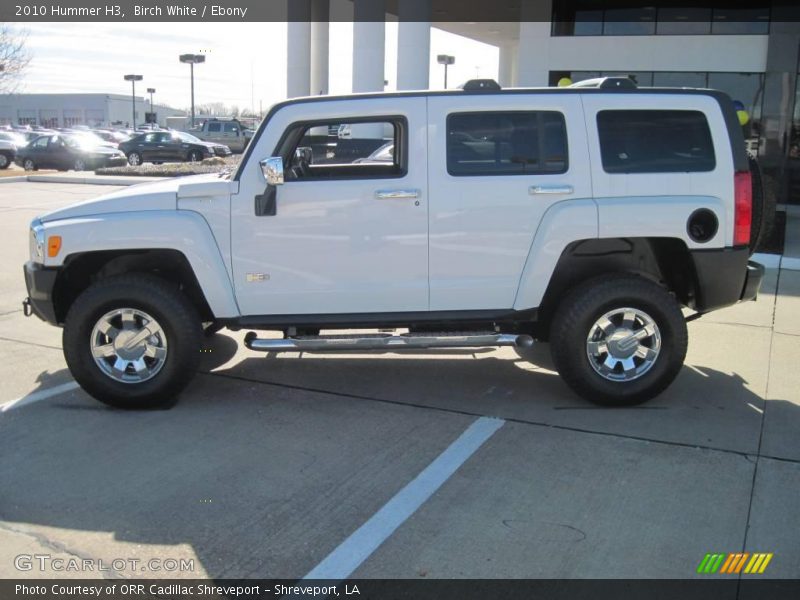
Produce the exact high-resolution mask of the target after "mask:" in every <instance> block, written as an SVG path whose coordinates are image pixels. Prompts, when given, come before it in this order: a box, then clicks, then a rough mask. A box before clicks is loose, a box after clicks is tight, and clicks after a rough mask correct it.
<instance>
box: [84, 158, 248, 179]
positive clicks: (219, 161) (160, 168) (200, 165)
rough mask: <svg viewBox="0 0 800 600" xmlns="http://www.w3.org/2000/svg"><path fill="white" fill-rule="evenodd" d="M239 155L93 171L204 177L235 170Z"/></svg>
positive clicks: (145, 175)
mask: <svg viewBox="0 0 800 600" xmlns="http://www.w3.org/2000/svg"><path fill="white" fill-rule="evenodd" d="M241 158H242V157H241V155H234V156H228V157H226V158H207V159H205V160H204V161H202V162H197V163H190V162H181V163H163V164H160V165H154V164H152V163H147V164H144V165H139V166H138V167H132V166H130V165H127V166H124V167H104V168H102V169H97V170H96V171H95V174H96V175H120V176H123V177H184V176H186V175H204V174H207V173H219V172H220V171H223V170H225V169H235V168H236V167H237V166H238V165H239V161H240V160H241Z"/></svg>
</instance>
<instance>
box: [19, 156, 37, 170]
mask: <svg viewBox="0 0 800 600" xmlns="http://www.w3.org/2000/svg"><path fill="white" fill-rule="evenodd" d="M22 168H23V169H25V170H26V171H35V170H36V163H35V162H33V160H32V159H30V158H26V159H25V160H24V161H22Z"/></svg>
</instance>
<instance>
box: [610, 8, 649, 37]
mask: <svg viewBox="0 0 800 600" xmlns="http://www.w3.org/2000/svg"><path fill="white" fill-rule="evenodd" d="M603 21H604V22H603V35H653V34H654V33H655V32H656V9H655V7H653V6H647V7H643V8H612V9H609V10H606V11H605V15H604V19H603Z"/></svg>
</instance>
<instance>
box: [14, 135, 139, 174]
mask: <svg viewBox="0 0 800 600" xmlns="http://www.w3.org/2000/svg"><path fill="white" fill-rule="evenodd" d="M14 162H16V163H17V164H18V165H19V166H21V167H23V168H24V169H25V170H26V171H35V170H37V169H58V170H59V171H68V170H69V169H74V170H75V171H90V170H94V169H97V168H100V167H116V166H121V165H124V164H125V155H124V154H123V153H122V152H121V151H120V150H118V149H116V148H112V147H110V146H101V145H97V144H94V143H93V142H92V141H91V140H88V139H86V138H84V137H82V136H79V135H70V134H67V133H56V134H52V135H41V136H39V137H37V138H36V139H35V140H33V141H32V142H31V143H30V144H28V145H27V146H25V147H24V148H20V149H19V150H18V151H17V157H16V159H15V160H14Z"/></svg>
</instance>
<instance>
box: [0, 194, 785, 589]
mask: <svg viewBox="0 0 800 600" xmlns="http://www.w3.org/2000/svg"><path fill="white" fill-rule="evenodd" d="M112 189H114V188H111V187H109V186H90V185H75V184H46V183H41V184H39V183H8V184H2V185H0V236H2V239H3V249H4V252H3V253H2V254H1V255H0V378H1V379H2V382H3V383H2V390H3V391H2V397H0V405H2V406H0V456H2V461H0V577H4V578H11V577H20V576H31V577H56V576H58V577H63V576H74V577H78V576H80V577H86V576H106V577H109V576H121V577H141V576H152V575H153V573H149V572H139V571H138V570H131V569H117V570H112V571H110V572H105V573H85V572H84V573H64V572H52V571H48V572H44V573H42V572H38V571H36V570H33V571H31V572H27V573H21V572H20V571H18V570H17V569H16V568H15V565H14V558H15V557H16V556H18V555H20V554H25V553H27V554H34V553H47V554H50V555H52V556H53V557H65V558H69V557H80V558H94V559H103V560H105V561H108V562H110V561H111V560H112V559H114V558H137V559H139V560H142V561H145V560H147V559H149V558H161V559H165V558H173V559H181V558H185V559H194V567H195V570H194V571H193V572H190V571H186V572H177V571H176V572H170V573H167V574H164V573H156V574H155V575H156V576H163V575H166V576H169V577H197V576H208V577H213V578H226V577H244V578H249V577H260V578H263V577H285V578H299V577H303V576H305V575H307V574H309V573H320V572H326V571H324V568H331V569H333V570H334V571H333V572H337V571H336V569H340V571H341V570H342V569H345V568H348V569H351V570H352V573H353V576H354V577H363V578H378V577H381V578H382V577H391V578H395V577H396V578H460V577H471V578H538V577H553V578H570V577H579V578H606V577H614V578H616V577H621V578H628V577H630V578H636V577H654V578H687V577H703V576H700V575H697V574H696V569H697V566H698V564H699V563H700V561H701V560H702V558H703V557H704V555H705V554H707V553H710V552H719V553H729V552H771V553H774V558H773V559H772V561H771V563H770V564H769V569H768V572H767V573H768V575H769V576H771V577H778V578H797V577H800V536H798V535H797V515H798V514H800V435H798V432H799V431H800V391H799V390H800V369H798V364H800V343H798V342H800V337H798V336H800V271H790V270H777V269H772V270H770V271H768V277H767V280H766V283H765V287H764V289H763V293H762V295H761V296H760V298H759V300H758V301H757V302H755V303H748V304H746V305H741V306H736V307H732V308H729V309H726V310H723V311H720V312H718V313H715V314H713V315H709V316H707V317H704V318H703V319H700V320H698V321H694V322H692V323H691V324H690V325H689V330H690V348H689V355H688V358H687V364H686V366H685V367H684V369H683V371H682V373H681V374H680V376H679V378H678V380H677V381H676V382H675V383H674V384H673V386H672V387H671V388H670V389H669V390H668V391H667V392H666V393H664V394H663V395H662V396H660V397H659V398H657V399H656V400H654V401H651V402H650V403H649V404H646V405H644V406H642V407H638V408H629V409H614V410H611V409H602V408H598V407H595V406H593V405H589V404H587V403H585V402H584V401H582V400H580V399H579V398H577V397H576V396H575V395H574V394H572V393H571V392H570V391H569V390H568V389H567V387H566V386H565V385H564V384H563V383H562V382H561V381H560V379H559V378H558V376H557V375H556V374H555V373H554V372H553V371H552V365H551V363H550V359H549V351H548V348H547V347H546V346H544V345H542V346H538V347H535V348H534V349H532V350H529V351H524V352H523V351H515V350H512V349H501V350H487V351H477V352H473V351H452V350H451V351H446V352H443V351H437V352H428V353H424V354H422V353H420V354H408V353H403V354H397V353H365V354H362V355H353V354H348V355H323V354H310V353H305V354H302V355H300V354H283V355H277V356H267V357H265V356H263V355H261V354H257V353H251V352H249V351H247V350H245V349H242V347H241V346H240V345H239V344H238V342H239V341H240V340H241V338H242V337H243V336H244V332H239V333H230V332H223V333H222V334H219V335H217V336H215V337H214V338H212V339H211V340H210V341H209V342H208V344H207V346H206V347H205V348H204V349H203V350H204V352H203V368H202V373H201V374H200V375H199V376H198V377H197V378H196V379H195V380H194V382H193V384H192V385H191V386H190V387H189V388H188V390H187V391H186V392H185V393H184V395H183V396H182V399H181V402H180V403H179V404H178V405H177V406H176V407H175V408H174V409H172V410H168V411H153V412H122V411H118V410H113V409H110V408H107V407H105V406H104V405H101V404H99V403H97V402H96V401H94V400H93V399H91V398H90V397H88V396H87V395H86V394H84V393H83V392H82V391H81V390H79V389H76V387H75V385H74V383H73V382H72V379H71V377H70V375H69V372H68V371H67V369H66V366H65V363H64V359H63V357H62V355H61V349H60V346H61V341H60V330H58V329H55V328H52V327H50V326H47V325H45V324H43V323H41V322H39V321H38V320H36V319H35V318H25V317H24V316H23V314H22V312H21V300H22V299H23V298H24V296H25V289H24V282H23V278H22V264H23V263H24V261H25V260H26V259H27V253H28V246H27V236H28V231H27V227H28V223H29V221H30V220H31V219H32V218H33V217H34V216H36V215H37V214H40V213H42V212H45V211H47V210H50V209H54V208H56V207H59V206H62V205H64V204H68V203H71V202H75V201H79V200H82V199H86V198H90V197H93V196H96V195H99V194H101V193H105V192H108V191H110V190H112ZM442 457H444V458H442ZM421 473H422V474H423V475H424V476H422V477H419V476H420V474H421ZM398 496H399V497H400V499H401V500H403V501H404V502H399V501H396V498H397V497H398ZM393 498H395V501H393ZM387 503H388V504H387ZM409 506H411V509H409V508H408V507H409ZM404 511H405V512H404ZM376 513H377V514H379V518H377V519H376V517H375V515H376ZM354 532H358V535H357V536H353V537H350V536H351V534H353V533H354ZM323 567H324V568H323ZM320 569H323V570H322V571H320ZM705 577H708V576H707V575H706V576H705ZM716 577H721V576H716ZM728 577H730V578H733V579H735V578H736V576H728ZM740 577H742V578H748V577H749V578H752V577H757V576H754V575H741V576H740ZM735 594H736V590H735V588H732V596H731V597H735Z"/></svg>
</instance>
